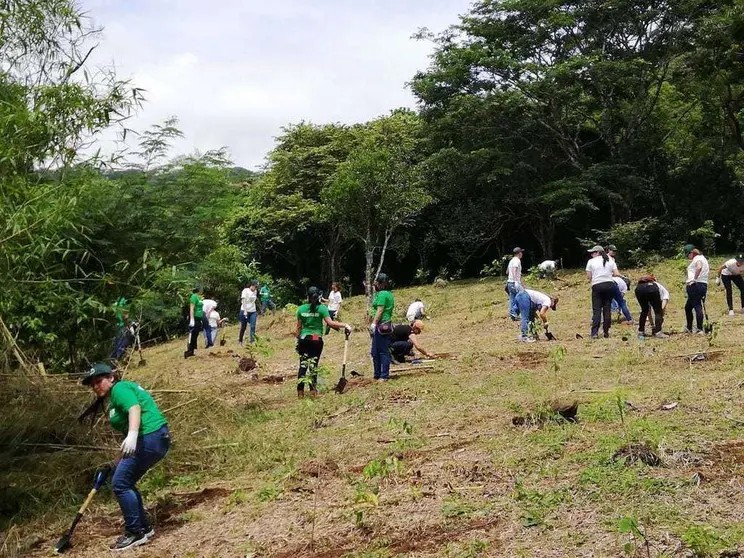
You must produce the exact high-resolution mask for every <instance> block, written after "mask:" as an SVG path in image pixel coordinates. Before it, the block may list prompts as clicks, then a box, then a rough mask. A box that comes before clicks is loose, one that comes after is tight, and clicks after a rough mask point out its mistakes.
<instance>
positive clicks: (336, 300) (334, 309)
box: [321, 283, 344, 335]
mask: <svg viewBox="0 0 744 558" xmlns="http://www.w3.org/2000/svg"><path fill="white" fill-rule="evenodd" d="M343 301H344V299H343V298H342V297H341V288H340V287H339V284H338V283H331V292H330V293H328V298H327V299H321V302H323V303H324V304H326V303H327V304H328V315H329V316H330V317H331V319H332V320H335V319H336V318H337V317H338V315H339V312H341V304H342V303H343ZM325 332H326V335H328V334H329V333H330V332H331V328H330V327H328V326H326V331H325Z"/></svg>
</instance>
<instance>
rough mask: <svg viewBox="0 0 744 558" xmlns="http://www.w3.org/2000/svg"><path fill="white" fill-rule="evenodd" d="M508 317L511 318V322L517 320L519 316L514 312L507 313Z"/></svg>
mask: <svg viewBox="0 0 744 558" xmlns="http://www.w3.org/2000/svg"><path fill="white" fill-rule="evenodd" d="M509 317H510V318H511V320H512V322H517V321H519V316H517V315H516V314H509Z"/></svg>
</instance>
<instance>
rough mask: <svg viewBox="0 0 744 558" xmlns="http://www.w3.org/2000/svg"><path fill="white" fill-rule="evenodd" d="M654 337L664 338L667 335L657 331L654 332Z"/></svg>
mask: <svg viewBox="0 0 744 558" xmlns="http://www.w3.org/2000/svg"><path fill="white" fill-rule="evenodd" d="M654 337H656V338H657V339H666V338H667V337H669V336H668V335H667V334H666V333H664V332H662V331H659V332H657V333H654Z"/></svg>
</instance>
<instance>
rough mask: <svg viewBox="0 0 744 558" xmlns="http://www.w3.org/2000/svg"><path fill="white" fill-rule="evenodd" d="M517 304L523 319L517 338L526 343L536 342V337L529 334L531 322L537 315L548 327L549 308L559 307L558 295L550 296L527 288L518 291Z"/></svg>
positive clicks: (545, 326)
mask: <svg viewBox="0 0 744 558" xmlns="http://www.w3.org/2000/svg"><path fill="white" fill-rule="evenodd" d="M516 301H517V306H518V307H519V316H520V318H521V320H522V323H521V331H520V334H519V336H518V337H517V340H519V341H522V342H524V343H534V341H535V339H534V338H532V337H530V335H529V327H530V322H532V320H534V319H535V316H539V317H540V321H541V322H542V325H543V328H545V330H546V331H547V329H548V310H556V309H557V307H558V297H557V296H555V295H552V296H548V295H546V294H545V293H541V292H539V291H533V290H532V289H525V290H524V291H522V292H521V293H517V297H516Z"/></svg>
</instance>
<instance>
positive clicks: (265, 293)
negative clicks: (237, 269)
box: [258, 284, 276, 316]
mask: <svg viewBox="0 0 744 558" xmlns="http://www.w3.org/2000/svg"><path fill="white" fill-rule="evenodd" d="M258 296H259V297H260V298H261V315H262V316H263V315H264V312H266V309H267V308H268V309H269V310H271V315H272V316H273V315H274V314H275V313H276V304H274V301H273V300H271V290H270V289H269V286H268V285H266V284H264V285H261V290H260V291H258Z"/></svg>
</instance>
